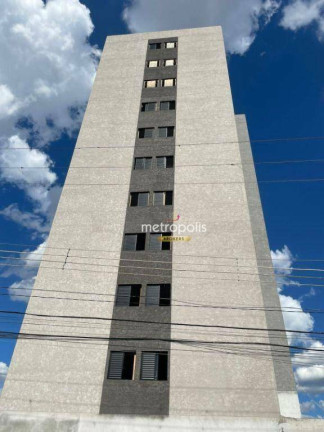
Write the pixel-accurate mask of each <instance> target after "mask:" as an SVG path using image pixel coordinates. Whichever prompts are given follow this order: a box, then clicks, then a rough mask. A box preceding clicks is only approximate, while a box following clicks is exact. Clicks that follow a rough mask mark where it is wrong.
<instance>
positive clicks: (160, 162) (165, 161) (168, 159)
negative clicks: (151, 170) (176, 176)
mask: <svg viewBox="0 0 324 432" xmlns="http://www.w3.org/2000/svg"><path fill="white" fill-rule="evenodd" d="M156 166H157V167H158V168H173V156H158V157H157V158H156Z"/></svg>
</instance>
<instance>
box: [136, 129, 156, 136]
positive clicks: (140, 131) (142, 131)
mask: <svg viewBox="0 0 324 432" xmlns="http://www.w3.org/2000/svg"><path fill="white" fill-rule="evenodd" d="M153 131H154V128H140V129H138V138H153Z"/></svg>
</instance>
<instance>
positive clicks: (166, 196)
mask: <svg viewBox="0 0 324 432" xmlns="http://www.w3.org/2000/svg"><path fill="white" fill-rule="evenodd" d="M156 194H163V195H162V196H163V199H162V204H155V199H156V198H155V196H156ZM170 196H171V203H170V204H166V202H167V201H168V200H170ZM153 205H154V206H169V205H173V191H172V190H167V191H154V192H153Z"/></svg>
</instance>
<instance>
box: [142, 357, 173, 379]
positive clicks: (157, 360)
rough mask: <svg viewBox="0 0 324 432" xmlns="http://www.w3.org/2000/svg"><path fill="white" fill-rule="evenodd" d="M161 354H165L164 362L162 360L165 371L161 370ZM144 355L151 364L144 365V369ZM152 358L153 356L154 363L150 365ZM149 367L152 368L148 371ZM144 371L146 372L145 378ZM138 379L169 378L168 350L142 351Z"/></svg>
mask: <svg viewBox="0 0 324 432" xmlns="http://www.w3.org/2000/svg"><path fill="white" fill-rule="evenodd" d="M163 356H165V357H164V359H166V362H164V367H165V371H162V370H161V369H162V368H161V364H163V363H162V361H161V359H162V358H163ZM145 357H146V359H147V361H148V362H149V363H151V365H148V366H147V367H146V369H147V370H146V371H144V368H145V367H144V362H145ZM150 357H151V359H150ZM153 358H154V364H153V365H152V359H153ZM152 366H153V367H152ZM149 369H152V370H151V371H149ZM149 372H151V373H149ZM162 372H164V373H162ZM144 373H145V374H147V375H146V376H147V377H146V378H145V375H144ZM161 376H162V377H161ZM140 379H141V380H142V381H168V380H169V352H168V351H142V353H141V365H140Z"/></svg>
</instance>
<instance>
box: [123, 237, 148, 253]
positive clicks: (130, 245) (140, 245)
mask: <svg viewBox="0 0 324 432" xmlns="http://www.w3.org/2000/svg"><path fill="white" fill-rule="evenodd" d="M144 249H145V233H140V234H125V237H124V245H123V250H124V251H141V250H144Z"/></svg>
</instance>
